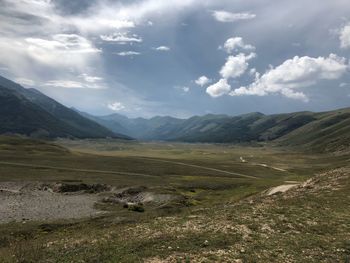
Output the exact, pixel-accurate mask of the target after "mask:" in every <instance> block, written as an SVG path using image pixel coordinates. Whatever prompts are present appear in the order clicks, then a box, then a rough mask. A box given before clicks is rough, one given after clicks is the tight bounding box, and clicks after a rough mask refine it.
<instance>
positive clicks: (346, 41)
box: [339, 24, 350, 48]
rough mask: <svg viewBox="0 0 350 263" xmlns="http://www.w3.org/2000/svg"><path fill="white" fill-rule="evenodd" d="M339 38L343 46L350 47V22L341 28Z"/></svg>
mask: <svg viewBox="0 0 350 263" xmlns="http://www.w3.org/2000/svg"><path fill="white" fill-rule="evenodd" d="M339 39H340V46H341V48H350V24H348V25H346V26H344V27H343V28H342V29H341V30H340V34H339Z"/></svg>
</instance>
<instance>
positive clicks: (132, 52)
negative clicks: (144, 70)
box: [116, 51, 141, 57]
mask: <svg viewBox="0 0 350 263" xmlns="http://www.w3.org/2000/svg"><path fill="white" fill-rule="evenodd" d="M116 54H117V55H118V56H121V57H126V56H138V55H141V53H140V52H135V51H123V52H119V53H116Z"/></svg>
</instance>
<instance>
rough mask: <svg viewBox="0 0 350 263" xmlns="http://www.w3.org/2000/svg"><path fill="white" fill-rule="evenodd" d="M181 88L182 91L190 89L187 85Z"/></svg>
mask: <svg viewBox="0 0 350 263" xmlns="http://www.w3.org/2000/svg"><path fill="white" fill-rule="evenodd" d="M182 90H183V91H184V92H186V93H187V92H189V91H190V88H189V87H182Z"/></svg>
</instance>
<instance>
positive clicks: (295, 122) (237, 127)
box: [89, 109, 350, 150]
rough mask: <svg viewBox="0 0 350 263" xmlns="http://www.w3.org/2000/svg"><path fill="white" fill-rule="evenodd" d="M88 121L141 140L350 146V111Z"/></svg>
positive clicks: (113, 117) (111, 117) (118, 117)
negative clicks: (270, 142)
mask: <svg viewBox="0 0 350 263" xmlns="http://www.w3.org/2000/svg"><path fill="white" fill-rule="evenodd" d="M89 118H92V119H93V120H95V121H96V122H98V123H100V124H101V125H104V126H106V127H108V128H109V129H111V130H113V131H114V132H121V131H125V132H127V134H129V135H130V136H133V137H135V138H137V139H141V140H164V141H184V142H208V143H242V142H251V141H274V142H277V143H279V144H283V145H289V146H294V145H297V146H305V147H311V148H317V149H320V150H326V149H332V150H336V149H339V148H348V147H349V145H350V109H341V110H335V111H329V112H321V113H314V112H307V111H306V112H296V113H286V114H274V115H264V114H262V113H259V112H255V113H250V114H245V115H240V116H234V117H232V116H227V115H213V114H209V115H205V116H194V117H191V118H189V119H177V118H173V117H160V116H158V117H154V118H151V119H148V120H147V119H144V118H136V119H129V118H127V117H125V116H123V115H120V114H112V115H108V116H101V117H95V116H91V115H90V117H89ZM348 134H349V135H348Z"/></svg>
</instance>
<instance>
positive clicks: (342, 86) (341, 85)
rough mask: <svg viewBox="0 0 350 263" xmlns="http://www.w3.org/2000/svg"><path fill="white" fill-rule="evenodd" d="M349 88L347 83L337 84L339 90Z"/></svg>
mask: <svg viewBox="0 0 350 263" xmlns="http://www.w3.org/2000/svg"><path fill="white" fill-rule="evenodd" d="M348 86H349V83H346V82H342V83H340V84H339V87H340V88H345V87H348Z"/></svg>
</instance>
